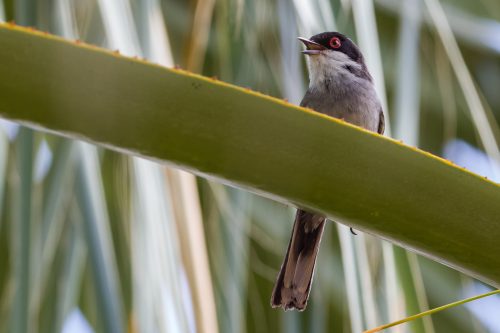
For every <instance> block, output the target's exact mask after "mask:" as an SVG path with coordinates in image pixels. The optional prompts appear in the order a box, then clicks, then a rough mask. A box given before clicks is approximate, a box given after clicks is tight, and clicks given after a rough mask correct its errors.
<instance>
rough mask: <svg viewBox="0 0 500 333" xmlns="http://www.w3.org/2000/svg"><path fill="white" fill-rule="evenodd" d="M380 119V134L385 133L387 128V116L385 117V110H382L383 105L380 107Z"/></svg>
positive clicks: (378, 131)
mask: <svg viewBox="0 0 500 333" xmlns="http://www.w3.org/2000/svg"><path fill="white" fill-rule="evenodd" d="M379 114H380V116H379V121H378V130H377V133H378V134H384V130H385V117H384V111H382V107H380V112H379Z"/></svg>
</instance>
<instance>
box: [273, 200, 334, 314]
mask: <svg viewBox="0 0 500 333" xmlns="http://www.w3.org/2000/svg"><path fill="white" fill-rule="evenodd" d="M324 227H325V217H324V216H321V215H317V214H313V213H308V212H306V211H303V210H300V209H299V210H297V214H296V216H295V224H294V225H293V232H292V237H291V239H290V243H289V244H288V250H287V252H286V256H285V260H284V261H283V264H282V265H281V270H280V273H279V275H278V279H277V281H276V284H275V285H274V290H273V294H272V296H271V306H272V307H273V308H276V307H283V308H284V309H285V310H288V309H294V308H295V309H297V310H299V311H302V310H304V309H305V307H306V305H307V299H308V298H309V292H310V290H311V283H312V277H313V273H314V266H315V264H316V257H317V255H318V250H319V243H320V241H321V236H322V235H323V229H324Z"/></svg>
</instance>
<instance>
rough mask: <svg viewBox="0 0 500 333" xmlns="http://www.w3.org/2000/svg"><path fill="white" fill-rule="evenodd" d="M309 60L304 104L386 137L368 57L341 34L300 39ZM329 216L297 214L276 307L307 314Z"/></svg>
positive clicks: (274, 300) (276, 288)
mask: <svg viewBox="0 0 500 333" xmlns="http://www.w3.org/2000/svg"><path fill="white" fill-rule="evenodd" d="M299 40H300V41H301V42H302V43H304V45H305V46H306V50H304V51H302V53H304V54H305V55H307V56H308V59H307V60H308V61H307V64H308V68H309V88H308V89H307V92H306V94H305V96H304V98H303V99H302V102H301V103H300V105H301V106H303V107H307V108H310V109H313V110H315V111H317V112H321V113H324V114H326V115H329V116H331V117H335V118H340V119H343V120H345V121H347V122H350V123H352V124H355V125H358V126H361V127H364V128H365V129H367V130H370V131H373V132H377V133H380V134H383V132H384V113H383V112H382V107H381V105H380V101H379V99H378V97H377V94H376V92H375V88H374V86H373V80H372V77H371V75H370V73H369V72H368V68H367V67H366V64H365V61H364V58H363V55H362V54H361V51H360V50H359V48H358V47H357V46H356V44H354V42H353V41H352V40H350V39H349V38H347V37H346V36H344V35H343V34H341V33H338V32H323V33H320V34H317V35H314V36H312V37H311V38H310V39H306V38H302V37H299ZM325 221H326V217H325V216H323V215H319V214H316V213H311V212H307V211H304V210H302V209H298V210H297V214H296V215H295V223H294V226H293V231H292V236H291V239H290V243H289V244H288V250H287V252H286V256H285V259H284V261H283V264H282V266H281V270H280V272H279V274H278V278H277V280H276V284H275V286H274V290H273V294H272V297H271V306H272V307H273V308H275V307H282V308H284V309H285V310H289V309H297V310H299V311H302V310H304V309H305V307H306V305H307V300H308V298H309V292H310V291H311V283H312V277H313V273H314V266H315V264H316V257H317V255H318V250H319V244H320V241H321V236H322V234H323V230H324V227H325Z"/></svg>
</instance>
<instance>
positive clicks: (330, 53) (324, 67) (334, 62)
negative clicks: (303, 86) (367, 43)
mask: <svg viewBox="0 0 500 333" xmlns="http://www.w3.org/2000/svg"><path fill="white" fill-rule="evenodd" d="M298 39H299V40H300V41H301V42H302V43H304V45H305V46H306V49H305V50H304V51H302V53H304V54H306V55H307V56H309V61H308V65H309V73H310V76H311V83H313V82H312V81H313V80H314V79H319V78H325V77H335V74H337V73H339V72H345V71H347V72H350V73H352V74H353V75H355V76H358V77H360V78H364V79H368V80H369V81H371V77H370V74H369V73H368V70H367V69H366V65H365V61H364V58H363V55H362V54H361V51H360V50H359V48H358V46H357V45H356V44H354V42H353V41H352V40H350V39H349V38H347V37H346V36H344V35H343V34H341V33H339V32H323V33H320V34H317V35H314V36H312V37H311V38H309V39H307V38H302V37H299V38H298Z"/></svg>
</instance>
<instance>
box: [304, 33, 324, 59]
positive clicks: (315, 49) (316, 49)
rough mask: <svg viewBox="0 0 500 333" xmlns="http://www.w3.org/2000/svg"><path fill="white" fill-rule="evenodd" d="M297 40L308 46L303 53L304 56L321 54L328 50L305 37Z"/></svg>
mask: <svg viewBox="0 0 500 333" xmlns="http://www.w3.org/2000/svg"><path fill="white" fill-rule="evenodd" d="M297 38H298V40H300V41H301V42H302V43H304V45H305V46H306V50H304V51H302V53H304V54H307V55H314V54H320V53H321V51H323V50H326V47H324V46H323V45H321V44H318V43H316V42H313V41H312V40H309V39H307V38H303V37H297Z"/></svg>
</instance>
